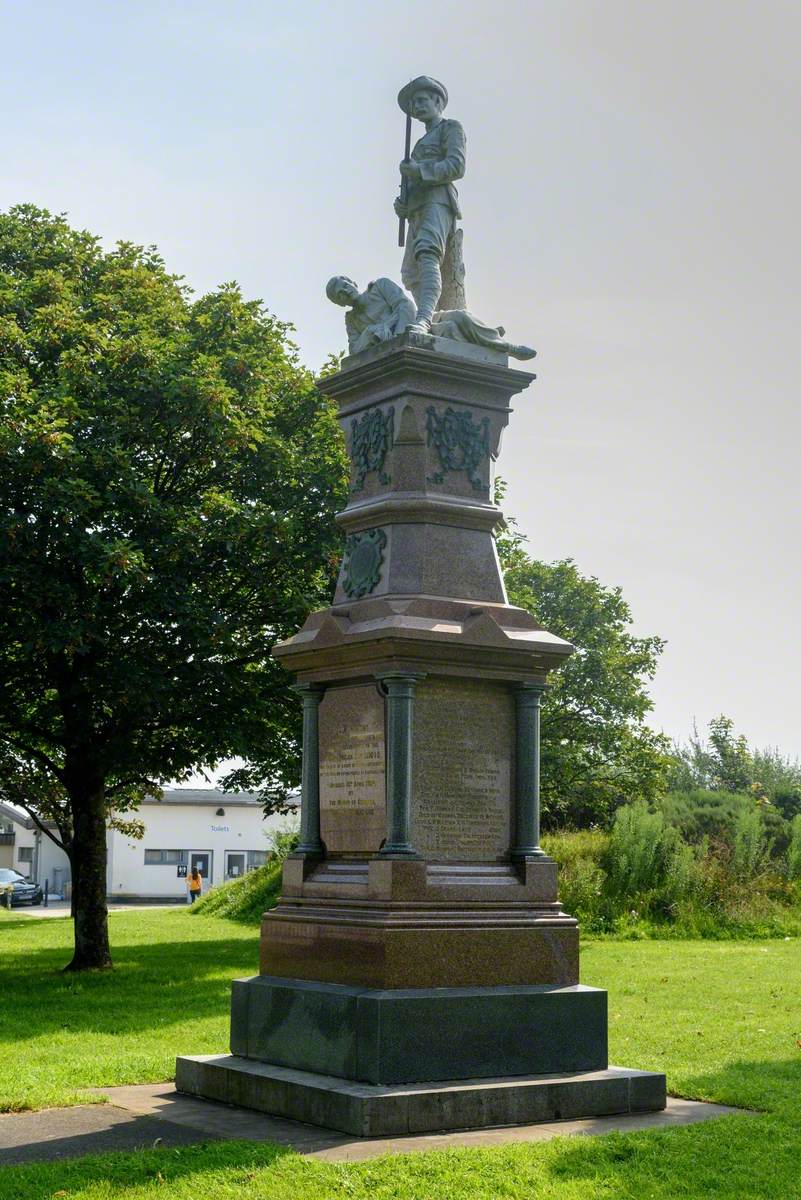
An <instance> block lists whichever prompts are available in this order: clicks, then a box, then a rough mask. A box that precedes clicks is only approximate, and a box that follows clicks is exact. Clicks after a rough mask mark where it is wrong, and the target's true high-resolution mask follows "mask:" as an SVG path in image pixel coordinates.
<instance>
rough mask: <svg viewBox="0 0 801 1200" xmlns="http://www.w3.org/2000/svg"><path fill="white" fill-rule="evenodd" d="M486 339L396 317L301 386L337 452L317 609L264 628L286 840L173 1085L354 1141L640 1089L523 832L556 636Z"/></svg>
mask: <svg viewBox="0 0 801 1200" xmlns="http://www.w3.org/2000/svg"><path fill="white" fill-rule="evenodd" d="M532 379H533V376H532V375H530V374H528V373H526V372H523V371H519V370H510V369H509V367H508V365H507V363H506V360H505V359H504V358H503V356H502V355H498V354H492V353H490V352H481V353H477V352H475V351H470V352H468V351H467V350H466V349H465V348H464V347H460V346H459V344H457V343H445V342H443V341H441V340H440V339H435V338H431V337H428V336H425V335H420V334H408V333H407V334H405V335H403V336H402V337H400V338H397V339H395V341H393V342H389V343H385V344H383V345H381V346H379V347H377V348H375V349H374V350H371V351H368V352H366V353H365V354H359V355H354V356H352V357H351V358H350V359H345V360H344V362H343V364H342V369H341V370H340V371H339V372H338V373H337V374H336V375H333V376H330V377H327V378H326V379H325V380H323V381H322V382H321V384H320V386H321V387H322V388H323V389H324V390H325V391H327V392H328V393H329V394H330V395H331V396H333V397H335V398H336V399H337V401H338V403H339V416H340V421H341V424H342V427H343V431H344V432H345V435H346V438H347V442H348V448H349V452H350V457H351V481H350V498H349V503H348V505H347V507H346V508H345V509H344V511H343V512H342V513H341V514H340V515H339V518H338V520H339V522H340V524H341V526H342V528H343V530H344V532H345V534H346V541H345V551H344V555H343V561H342V566H341V570H340V574H339V580H338V583H337V589H336V595H335V597H334V603H333V605H332V606H331V607H330V608H327V609H325V610H323V611H321V612H316V613H312V614H311V616H310V617H309V618H308V620H307V621H306V623H305V624H304V626H303V628H302V629H301V630H300V631H299V633H297V634H296V635H295V636H294V637H292V638H290V639H289V640H288V641H286V642H284V643H282V644H280V645H278V646H276V647H275V650H274V653H275V656H276V658H277V659H278V660H279V661H280V662H281V663H282V664H283V665H284V666H285V667H286V668H287V669H288V670H290V671H291V672H293V674H294V675H295V677H296V680H297V686H298V689H299V691H300V692H301V694H302V696H303V709H304V726H303V729H304V732H303V783H302V815H301V839H300V845H299V847H298V851H297V852H296V853H295V854H294V855H293V856H292V857H291V858H290V859H288V860H287V862H286V864H285V867H284V877H283V888H282V895H281V898H280V900H279V902H278V904H277V905H276V907H275V908H274V909H273V910H272V911H271V912H268V913H265V915H264V919H263V922H262V934H261V952H260V971H261V974H260V976H259V977H256V978H254V979H250V980H238V981H237V982H236V983H235V984H234V990H233V1001H232V1036H231V1050H232V1054H231V1055H230V1056H222V1057H217V1058H212V1059H186V1058H183V1059H179V1060H178V1069H177V1076H176V1086H177V1087H178V1088H179V1090H183V1091H187V1092H191V1093H192V1094H195V1095H208V1096H211V1097H213V1098H215V1099H228V1100H230V1101H231V1102H232V1103H237V1104H245V1105H248V1106H250V1107H253V1108H256V1109H259V1110H261V1111H264V1112H271V1113H275V1114H278V1115H282V1116H286V1117H293V1118H295V1119H297V1120H303V1121H311V1122H313V1123H316V1124H323V1125H331V1126H332V1127H334V1128H337V1129H341V1130H345V1131H347V1132H352V1133H358V1134H361V1135H368V1136H369V1135H378V1134H379V1133H381V1134H390V1133H402V1132H410V1131H420V1132H422V1131H426V1130H436V1129H453V1128H460V1127H465V1126H471V1125H483V1124H508V1123H514V1122H518V1121H519V1122H530V1121H539V1120H548V1119H558V1118H559V1117H562V1118H567V1117H576V1116H590V1115H600V1114H609V1113H612V1112H621V1113H622V1112H632V1111H642V1110H644V1109H647V1108H653V1109H658V1108H662V1107H664V1105H665V1098H666V1097H665V1079H664V1076H663V1075H659V1074H649V1073H644V1072H637V1071H626V1070H623V1069H620V1068H609V1067H608V1063H607V1049H606V1029H607V1022H606V994H605V993H604V992H602V991H598V990H596V989H592V988H585V987H582V986H581V985H580V984H579V954H578V926H577V923H576V921H575V920H574V918H573V917H571V916H570V915H569V914H567V913H565V912H564V911H563V909H562V907H561V905H560V902H559V898H558V890H557V872H556V864H555V863H554V862H552V861H551V860H550V859H549V858H548V857H547V856H546V855H545V854H544V853H543V851H542V849H541V848H540V845H539V758H540V744H539V739H540V732H539V710H540V701H541V696H542V693H543V690H544V688H545V686H546V681H547V676H548V673H549V672H550V671H551V670H554V669H557V668H558V667H559V666H560V665H561V664H562V663H564V661H565V660H566V659H567V657H568V656H569V655H570V654H571V653H572V651H573V647H572V646H571V645H570V644H569V643H567V642H565V641H564V640H563V639H561V638H559V637H556V636H555V635H553V634H551V633H549V632H548V631H547V630H544V629H543V628H542V627H541V625H540V624H539V622H538V621H537V620H536V619H535V618H534V617H533V616H532V615H531V614H530V613H528V612H526V611H524V610H522V609H518V608H515V607H514V606H511V605H509V604H508V602H507V597H506V593H505V590H504V585H503V579H502V576H501V572H500V568H499V565H498V559H497V554H496V551H495V542H494V537H493V532H494V530H495V529H496V527H497V525H498V523H499V521H500V520H501V519H502V518H501V513H500V510H499V509H498V508H497V507H496V506H495V504H494V503H493V502H492V481H493V469H494V462H495V458H496V456H497V453H498V449H499V445H500V438H501V433H502V431H503V429H504V427H505V425H506V424H507V422H508V418H509V413H510V411H511V410H510V399H511V397H512V396H513V395H514V394H515V393H516V392H520V391H521V390H523V389H524V388H525V387H527V386H528V384H529V383H530V382H531V380H532Z"/></svg>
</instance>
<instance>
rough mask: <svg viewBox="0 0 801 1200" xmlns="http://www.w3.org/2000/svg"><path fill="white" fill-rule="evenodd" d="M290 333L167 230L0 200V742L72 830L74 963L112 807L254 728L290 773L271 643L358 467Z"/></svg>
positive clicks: (92, 918)
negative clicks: (129, 230)
mask: <svg viewBox="0 0 801 1200" xmlns="http://www.w3.org/2000/svg"><path fill="white" fill-rule="evenodd" d="M288 335H289V327H288V326H287V325H285V324H282V323H281V322H280V321H278V320H276V319H275V318H274V317H272V316H271V315H270V314H269V313H268V312H267V311H266V310H265V308H264V307H263V305H262V304H261V303H260V302H257V301H250V302H248V301H245V300H244V299H243V297H242V295H241V293H240V291H239V289H238V288H237V287H236V285H234V284H227V285H225V286H222V287H220V288H219V289H218V290H217V291H215V292H213V293H212V294H210V295H207V296H204V297H202V298H200V299H197V300H194V299H193V298H192V297H191V295H190V293H189V290H188V289H187V288H186V287H185V286H184V285H183V284H182V282H181V280H180V278H178V277H176V276H174V275H171V274H170V273H169V272H168V271H167V270H166V268H165V265H164V263H163V261H162V259H161V258H160V256H159V255H158V253H157V252H156V251H155V249H153V248H149V249H145V248H142V247H139V246H134V245H131V244H129V243H124V242H121V243H119V244H118V245H117V246H116V247H115V248H114V249H113V250H108V251H107V250H104V249H103V247H102V246H101V244H100V242H99V240H98V239H97V238H96V237H94V236H92V235H91V234H89V233H86V232H82V231H79V230H76V229H73V228H71V227H70V226H69V224H68V223H67V221H66V220H65V219H64V218H63V217H60V216H52V215H50V214H49V213H47V212H45V211H43V210H40V209H36V208H34V207H32V206H19V207H16V208H13V209H11V210H10V211H8V212H7V213H5V214H0V413H1V419H0V764H2V762H3V761H5V762H6V764H9V763H11V764H12V766H9V767H8V768H7V769H8V772H9V778H11V780H12V782H13V779H16V780H17V781H19V779H20V777H21V776H22V777H24V774H25V771H28V772H33V771H34V769H35V770H37V771H39V772H40V773H43V776H44V778H43V779H42V780H40V785H41V786H40V794H41V795H42V796H44V797H45V799H47V798H48V797H49V800H48V803H50V804H55V805H56V807H57V811H58V812H59V814H60V819H61V822H62V825H63V827H64V829H65V830H66V833H67V840H68V845H69V853H70V857H71V863H72V878H73V902H74V911H75V951H74V955H73V958H72V961H71V963H70V967H71V968H72V969H82V968H87V967H105V966H108V965H110V962H111V955H110V949H109V941H108V927H107V912H106V901H105V890H106V840H105V833H106V822H107V820H108V819H109V816H110V814H111V813H112V812H116V813H117V814H120V813H124V812H125V811H126V810H128V809H130V808H132V807H134V806H135V804H136V803H137V800H138V798H140V797H141V795H142V793H143V792H144V791H146V790H148V789H152V788H154V787H157V786H158V785H159V783H161V782H164V781H167V780H169V779H175V778H178V777H180V776H181V775H182V774H183V773H185V772H188V771H190V770H191V769H193V768H196V767H197V766H199V765H203V764H205V765H213V764H215V763H217V762H219V761H220V760H221V759H223V758H227V757H231V756H237V755H243V756H249V755H251V754H253V753H254V752H255V753H257V754H258V756H259V757H260V758H261V759H263V760H265V761H267V762H268V763H269V764H270V780H271V786H272V789H273V791H272V795H271V799H272V802H273V803H274V804H280V802H281V799H282V797H283V795H284V794H285V790H286V788H287V787H288V786H290V785H291V784H292V783H293V782H294V781H295V778H296V772H297V729H298V708H297V703H296V699H295V696H294V694H293V693H292V691H291V690H290V688H289V686H288V680H287V678H286V676H285V673H284V672H283V671H282V670H281V669H280V668H278V667H277V666H276V665H275V664H273V662H272V661H271V659H270V648H271V646H272V644H273V643H274V642H275V641H276V640H277V639H279V638H282V637H286V636H288V635H289V634H290V633H292V632H294V630H295V629H296V628H297V626H298V625H299V624H300V623H301V622H302V620H303V619H304V617H305V615H306V613H307V612H308V610H309V609H310V608H312V607H315V606H319V605H320V604H321V603H324V602H325V599H326V598H327V596H328V594H329V590H330V586H331V572H332V565H333V561H334V557H335V552H336V533H335V527H334V523H333V520H332V516H333V513H334V511H335V510H336V509H337V508H338V507H340V504H341V500H342V496H343V493H344V486H345V471H344V456H343V451H342V447H341V439H340V438H339V434H338V429H337V426H336V422H335V419H334V415H333V412H332V409H331V406H330V404H329V402H328V401H327V400H325V399H324V398H323V397H321V396H320V395H319V393H318V392H317V391H316V389H315V388H314V385H313V381H312V379H311V377H310V375H309V374H308V372H306V371H305V370H303V369H302V368H301V366H300V365H299V363H298V361H297V357H296V352H295V350H294V348H293V346H292V344H291V342H290V341H289V340H288ZM14 772H16V774H14ZM12 776H13V778H12ZM48 784H52V787H50V788H49V789H48V786H47V785H48ZM59 806H60V807H59ZM45 807H46V805H45Z"/></svg>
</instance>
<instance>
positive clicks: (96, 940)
mask: <svg viewBox="0 0 801 1200" xmlns="http://www.w3.org/2000/svg"><path fill="white" fill-rule="evenodd" d="M69 794H70V801H71V804H72V830H73V834H72V853H71V855H70V858H71V861H72V912H73V915H74V918H75V953H74V954H73V957H72V962H70V963H69V965H68V966H67V968H66V970H68V971H88V970H97V969H104V968H108V967H111V965H112V962H111V949H110V947H109V941H108V907H107V905H106V797H105V786H104V782H103V780H102V779H100V780H97V779H95V780H92V781H86V780H84V781H81V783H80V784H78V785H77V786H76V787H74V788H70V790H69Z"/></svg>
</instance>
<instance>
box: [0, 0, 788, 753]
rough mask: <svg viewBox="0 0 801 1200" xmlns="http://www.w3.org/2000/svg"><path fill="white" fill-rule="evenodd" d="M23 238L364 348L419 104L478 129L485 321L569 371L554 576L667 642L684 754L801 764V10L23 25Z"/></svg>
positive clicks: (665, 714) (535, 422)
mask: <svg viewBox="0 0 801 1200" xmlns="http://www.w3.org/2000/svg"><path fill="white" fill-rule="evenodd" d="M0 41H2V44H3V45H4V47H5V51H6V52H5V55H4V72H3V76H2V78H0V101H2V104H3V111H4V112H5V114H6V119H5V121H4V127H3V134H2V143H3V171H2V175H1V176H0V208H5V207H7V206H8V205H10V204H13V203H16V202H19V201H22V200H30V201H33V202H35V203H37V204H41V205H44V206H46V207H48V208H50V209H54V210H65V211H66V212H67V213H68V214H69V216H70V218H71V219H72V221H73V222H74V223H75V224H77V225H80V226H85V227H88V228H90V229H93V230H94V231H96V232H98V233H100V234H102V235H103V237H104V238H106V239H107V240H108V241H113V240H115V239H116V238H118V237H123V238H129V239H132V240H136V241H141V242H147V243H150V242H155V243H156V244H157V245H158V246H159V247H160V249H161V251H162V253H163V254H164V256H165V258H166V260H167V262H168V264H169V265H170V267H171V268H172V269H173V270H175V271H177V272H181V273H183V274H184V275H185V276H186V278H187V280H188V281H189V282H190V283H191V284H192V286H194V287H195V288H196V289H198V290H201V291H202V290H204V289H207V288H210V287H213V286H214V285H215V284H216V283H218V282H220V281H221V280H224V279H230V278H236V279H238V280H239V281H240V282H241V284H242V285H243V287H244V289H245V291H246V292H247V293H248V294H249V295H251V296H261V297H263V298H264V299H265V300H266V302H267V303H268V305H269V307H270V308H271V309H272V310H273V311H274V312H275V313H276V314H277V315H279V316H280V317H282V318H284V319H286V320H291V321H293V322H294V323H295V325H296V327H297V340H298V343H299V345H300V348H301V352H302V356H303V359H304V361H306V362H307V363H308V364H309V365H310V366H312V367H317V366H319V365H320V364H321V363H322V361H323V360H324V358H325V356H326V355H327V353H328V352H329V351H331V350H336V349H339V348H341V347H342V345H343V343H344V336H343V331H342V327H341V312H339V311H338V310H336V309H334V308H333V306H332V305H330V304H328V303H327V302H326V300H325V298H324V295H323V285H324V282H325V280H326V279H327V278H328V276H329V275H331V274H332V273H334V272H335V271H343V272H346V273H348V274H351V275H353V276H354V277H355V278H357V279H358V280H359V281H360V282H362V283H364V282H367V281H368V280H369V279H371V278H374V277H375V276H376V275H379V274H388V275H394V276H397V275H398V269H399V252H398V249H397V246H396V220H395V217H394V215H393V213H392V199H393V196H394V195H395V191H396V180H397V163H398V160H399V158H400V156H401V151H402V139H403V117H402V114H401V113H400V111H399V109H398V108H397V105H396V102H395V96H396V93H397V91H398V88H399V87H400V85H401V84H402V83H404V82H405V81H406V80H407V79H408V78H410V77H411V76H412V75H416V74H419V73H422V72H425V73H429V74H433V75H435V76H437V77H438V78H440V79H442V80H444V81H445V82H446V83H447V85H448V88H449V90H450V94H451V103H450V107H449V110H448V114H449V115H452V116H455V117H457V118H458V119H459V120H461V121H462V123H463V124H464V125H465V127H466V130H467V135H468V169H467V175H466V177H465V179H464V180H463V182H462V185H461V187H460V194H461V198H462V204H463V210H464V229H465V258H466V263H467V271H468V276H467V295H468V303H469V305H470V307H471V308H472V309H473V310H474V311H475V312H476V313H477V314H478V315H479V316H480V317H482V318H483V319H485V320H488V321H491V322H493V323H496V322H502V323H503V324H504V325H506V326H507V329H508V331H509V333H510V336H512V337H514V338H516V339H518V340H531V341H532V342H533V344H534V345H535V346H537V348H538V350H539V357H538V358H537V360H536V365H535V369H536V370H537V372H538V375H539V380H538V382H537V384H536V385H535V386H534V388H533V389H532V390H531V391H530V392H529V394H528V395H526V396H525V397H523V398H521V399H520V401H519V403H518V409H517V412H516V413H515V415H514V416H513V418H512V425H511V428H510V430H509V433H508V434H507V438H506V443H505V446H504V448H503V455H502V458H501V464H500V470H501V473H502V474H503V475H504V476H505V477H506V478H507V480H508V481H509V494H508V502H507V509H508V511H509V512H510V513H512V514H514V515H516V516H517V518H518V520H519V522H520V525H521V528H522V529H523V530H524V531H525V532H526V533H528V535H529V537H530V549H531V552H532V553H533V554H534V555H536V556H537V557H542V558H545V559H554V558H559V557H565V556H568V555H569V556H572V557H573V558H574V559H575V560H576V562H577V563H578V565H579V567H580V568H581V569H582V570H583V571H584V572H586V573H590V574H595V575H597V576H598V577H599V578H600V579H601V580H602V581H603V582H604V583H606V584H610V585H611V584H619V585H621V586H622V588H623V592H624V595H625V597H626V598H627V600H628V601H629V603H630V604H631V607H632V609H633V611H634V614H635V618H636V623H637V628H638V630H640V631H641V632H647V633H651V632H653V633H659V634H661V635H662V636H664V637H666V638H667V639H668V646H667V649H666V651H665V654H664V657H663V660H662V665H661V667H660V670H659V674H658V676H657V679H656V681H655V684H654V686H653V696H654V701H655V712H654V718H653V719H654V724H655V725H656V726H657V727H661V728H664V729H665V730H666V731H667V732H668V733H670V734H671V735H679V736H685V735H686V734H687V732H688V730H689V727H690V723H691V721H692V718H693V716H695V717H697V719H698V721H699V724H700V725H701V726H703V725H704V724H705V723H706V722H707V721H708V720H709V719H710V718H711V717H712V716H713V715H715V714H716V713H718V712H720V711H723V712H726V713H729V714H730V715H731V716H733V717H734V719H735V721H736V722H737V725H738V728H740V729H741V730H742V731H743V732H745V733H746V735H747V736H748V737H749V739H750V740H752V741H753V742H756V743H757V744H766V743H773V744H778V745H780V746H781V747H782V748H783V749H784V750H786V751H787V752H790V753H794V754H795V753H798V754H801V706H800V705H799V701H798V691H799V682H798V681H799V676H801V642H800V641H799V636H798V632H797V628H796V626H797V619H798V613H799V608H800V607H801V603H800V602H801V567H800V565H799V536H798V533H799V531H798V526H799V499H800V498H801V485H800V484H799V468H798V444H799V432H801V430H800V428H799V426H800V425H801V421H800V420H799V413H798V392H799V365H798V357H799V341H800V340H801V339H800V338H799V327H800V326H801V320H800V318H801V300H800V299H799V268H800V267H801V232H800V231H799V223H800V222H801V216H800V214H801V157H800V156H799V150H800V149H801V146H800V145H799V143H800V142H801V72H799V69H798V62H799V51H801V5H799V3H798V2H797V0H792V3H790V2H788V3H784V2H782V0H762V2H751V0H748V2H745V0H693V2H692V3H690V2H687V0H650V2H649V3H643V2H642V0H606V2H605V3H595V2H592V0H559V2H557V0H526V2H518V0H500V2H497V0H496V2H489V0H461V2H460V3H458V4H457V3H447V2H443V0H430V2H429V3H425V4H424V3H421V2H420V0H407V3H405V4H404V5H402V6H399V5H387V4H380V5H376V4H374V3H370V4H368V3H362V2H356V0H353V2H348V0H346V2H339V3H337V2H330V0H329V2H328V3H321V2H317V0H314V2H311V0H310V2H304V0H295V2H294V3H293V4H292V5H286V4H284V3H276V2H275V0H260V2H259V3H246V2H236V0H234V2H229V3H228V4H226V5H224V6H223V5H219V4H217V3H214V4H212V3H211V2H210V0H198V2H196V3H164V2H163V0H160V2H159V3H154V2H153V0H139V2H137V3H135V4H134V3H116V4H114V5H108V4H101V3H99V2H96V0H83V2H81V0H77V2H76V0H73V2H72V3H71V4H70V5H64V4H63V3H61V2H59V3H58V4H55V3H39V2H37V0H25V2H23V0H18V2H12V0H4V2H3V0H0Z"/></svg>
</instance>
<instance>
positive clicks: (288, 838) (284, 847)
mask: <svg viewBox="0 0 801 1200" xmlns="http://www.w3.org/2000/svg"><path fill="white" fill-rule="evenodd" d="M267 841H268V842H269V846H270V853H271V855H272V857H273V858H274V859H277V861H278V862H283V861H284V859H285V858H286V857H287V855H288V854H291V853H292V851H293V850H294V849H295V847H296V846H297V844H298V842H299V841H300V830H299V829H298V827H297V824H291V823H288V824H286V825H282V826H281V828H280V829H274V830H273V831H272V833H270V834H268V836H267Z"/></svg>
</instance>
